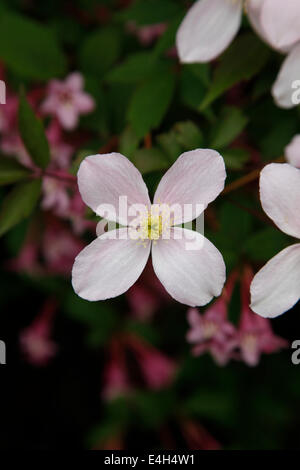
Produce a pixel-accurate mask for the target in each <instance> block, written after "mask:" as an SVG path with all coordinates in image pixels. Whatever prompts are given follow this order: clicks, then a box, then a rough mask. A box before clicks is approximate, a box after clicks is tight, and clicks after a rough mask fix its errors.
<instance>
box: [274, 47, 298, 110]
mask: <svg viewBox="0 0 300 470" xmlns="http://www.w3.org/2000/svg"><path fill="white" fill-rule="evenodd" d="M299 77H300V45H298V46H295V47H294V48H293V49H292V51H291V52H290V54H289V55H288V56H287V58H286V59H285V60H284V61H283V63H282V65H281V68H280V71H279V74H278V76H277V79H276V81H275V83H274V85H273V87H272V95H273V97H274V100H275V102H276V104H277V105H278V106H280V107H281V108H286V109H288V108H292V107H293V106H296V104H298V103H297V102H293V96H294V93H296V92H297V90H295V88H294V87H293V84H294V82H295V81H297V80H299ZM298 96H299V93H298V95H297V99H298Z"/></svg>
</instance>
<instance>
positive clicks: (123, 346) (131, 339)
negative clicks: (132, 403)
mask: <svg viewBox="0 0 300 470" xmlns="http://www.w3.org/2000/svg"><path fill="white" fill-rule="evenodd" d="M128 351H129V352H130V353H131V356H132V359H134V361H135V362H136V363H137V365H138V368H137V369H136V371H137V373H138V375H140V376H141V378H142V379H143V381H144V382H145V383H146V385H147V386H148V388H150V389H152V390H159V389H161V388H164V387H168V386H169V385H170V384H171V382H172V380H173V378H174V374H175V370H176V365H175V362H174V361H172V360H171V359H169V358H168V357H167V356H165V355H164V354H163V353H161V352H160V351H158V350H157V349H156V348H154V347H153V346H151V345H149V344H148V343H146V342H145V341H143V340H141V339H140V338H138V337H137V336H135V335H133V334H130V335H128V334H126V335H124V336H122V337H118V338H114V339H113V340H112V341H111V344H110V347H109V356H110V357H109V361H108V363H107V365H106V367H105V369H104V388H103V392H102V394H103V397H104V398H105V399H107V400H112V399H114V398H116V397H117V396H120V395H125V394H128V393H130V392H132V390H134V388H136V385H137V384H139V382H140V381H139V380H135V377H134V374H133V373H132V370H131V368H130V363H129V361H128V360H127V355H128ZM135 382H136V383H135Z"/></svg>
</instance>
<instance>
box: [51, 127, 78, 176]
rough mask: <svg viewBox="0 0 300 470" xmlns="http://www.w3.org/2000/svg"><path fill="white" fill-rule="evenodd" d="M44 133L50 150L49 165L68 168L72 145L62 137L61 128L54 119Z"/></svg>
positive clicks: (72, 149) (72, 150)
mask: <svg viewBox="0 0 300 470" xmlns="http://www.w3.org/2000/svg"><path fill="white" fill-rule="evenodd" d="M46 135H47V138H48V141H49V145H50V151H51V166H52V167H53V166H54V167H56V168H66V169H68V168H69V167H70V164H71V157H72V154H73V152H74V147H73V146H72V145H70V144H69V143H67V142H65V141H64V139H63V134H62V129H61V127H60V125H59V123H58V121H56V120H55V119H53V121H52V122H51V124H50V125H49V126H48V128H47V131H46Z"/></svg>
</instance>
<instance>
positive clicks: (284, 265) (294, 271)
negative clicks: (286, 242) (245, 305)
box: [251, 244, 300, 318]
mask: <svg viewBox="0 0 300 470" xmlns="http://www.w3.org/2000/svg"><path fill="white" fill-rule="evenodd" d="M299 298H300V244H296V245H292V246H289V247H288V248H285V249H284V250H282V251H281V252H280V253H279V254H278V255H276V256H274V258H272V259H271V260H270V261H269V262H268V263H267V264H266V265H265V266H264V267H263V268H262V269H261V270H260V271H259V272H258V273H257V274H256V275H255V276H254V279H253V281H252V284H251V308H252V310H253V311H254V312H256V313H258V314H259V315H261V316H262V317H265V318H274V317H277V316H278V315H280V314H282V313H284V312H286V311H287V310H289V309H290V308H292V307H293V306H294V305H295V304H296V303H297V302H298V300H299Z"/></svg>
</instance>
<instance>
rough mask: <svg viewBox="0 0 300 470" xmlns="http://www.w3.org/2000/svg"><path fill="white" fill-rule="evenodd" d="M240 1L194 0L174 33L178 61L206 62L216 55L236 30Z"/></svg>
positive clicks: (240, 10)
mask: <svg viewBox="0 0 300 470" xmlns="http://www.w3.org/2000/svg"><path fill="white" fill-rule="evenodd" d="M242 3H243V2H242V1H241V0H237V1H235V2H233V1H232V0H198V2H196V3H195V4H194V5H193V6H192V7H191V8H190V9H189V11H188V13H187V15H186V16H185V18H184V20H183V22H182V23H181V25H180V27H179V29H178V32H177V38H176V44H177V49H178V55H179V58H180V60H181V62H185V63H192V62H209V61H210V60H212V59H215V58H216V57H218V55H220V54H221V53H222V52H223V51H224V50H225V49H226V48H227V47H228V46H229V44H230V43H231V41H232V39H233V38H234V36H235V35H236V33H237V32H238V29H239V27H240V24H241V16H242Z"/></svg>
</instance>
